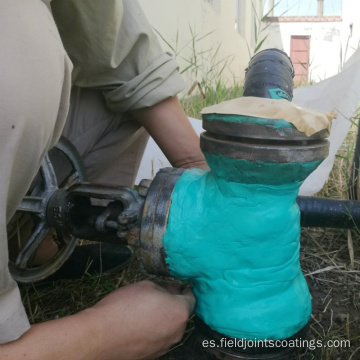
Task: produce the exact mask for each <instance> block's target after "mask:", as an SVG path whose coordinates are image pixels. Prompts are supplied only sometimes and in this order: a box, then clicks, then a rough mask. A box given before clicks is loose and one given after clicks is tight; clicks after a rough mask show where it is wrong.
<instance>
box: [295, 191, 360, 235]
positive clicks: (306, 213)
mask: <svg viewBox="0 0 360 360" xmlns="http://www.w3.org/2000/svg"><path fill="white" fill-rule="evenodd" d="M297 203H298V205H299V208H300V212H301V221H300V224H301V226H302V227H327V228H338V229H353V228H356V229H360V201H356V200H337V199H328V198H323V197H315V196H299V197H298V198H297Z"/></svg>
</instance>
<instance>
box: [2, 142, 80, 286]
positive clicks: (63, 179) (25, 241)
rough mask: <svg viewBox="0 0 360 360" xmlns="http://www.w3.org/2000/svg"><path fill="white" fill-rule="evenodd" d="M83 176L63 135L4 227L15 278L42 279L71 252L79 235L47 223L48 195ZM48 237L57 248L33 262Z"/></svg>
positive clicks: (56, 268) (10, 265) (32, 280)
mask: <svg viewBox="0 0 360 360" xmlns="http://www.w3.org/2000/svg"><path fill="white" fill-rule="evenodd" d="M60 169H61V171H60ZM65 169H66V170H65ZM64 170H65V171H64ZM85 178H86V174H85V168H84V165H83V162H82V160H81V157H80V155H79V154H78V152H77V150H76V148H75V147H74V146H73V145H72V144H71V143H70V142H69V141H68V140H67V139H66V138H64V137H62V138H61V139H60V140H59V142H58V143H57V144H56V145H55V147H54V148H53V149H51V150H50V151H49V153H48V154H47V155H46V156H45V158H44V160H43V162H42V164H41V168H40V170H39V173H38V174H37V176H36V178H35V180H34V181H33V184H32V186H31V188H30V190H29V192H28V194H27V195H26V196H25V197H24V199H23V201H22V202H21V204H20V205H19V207H18V210H17V212H16V214H15V215H14V217H13V218H12V220H11V221H10V223H9V225H8V228H7V232H8V239H9V240H8V242H9V257H10V260H9V269H10V272H11V274H12V276H13V278H14V279H15V280H16V281H18V282H21V283H29V282H36V281H40V280H43V279H45V278H46V277H48V276H49V275H51V274H53V273H54V272H55V271H56V270H58V269H59V268H60V267H61V266H62V264H63V263H64V262H65V261H66V260H67V259H68V258H69V256H70V255H71V254H72V252H73V250H74V248H75V246H76V245H77V243H78V239H77V238H75V237H74V236H72V235H71V234H70V233H68V232H67V231H66V230H64V229H61V228H52V227H50V226H49V225H48V223H47V220H46V209H47V204H48V200H49V198H50V196H51V195H52V194H53V193H54V192H55V191H56V190H58V189H59V188H67V187H69V186H70V185H72V184H74V183H76V182H84V181H85ZM49 237H52V238H53V240H54V242H55V243H56V245H57V246H58V252H57V253H56V255H54V256H53V257H52V258H51V259H50V260H48V261H47V262H45V263H43V264H41V265H39V264H36V263H35V262H34V257H35V254H36V252H37V249H38V248H39V246H40V245H41V244H42V243H43V242H44V240H45V239H48V238H49Z"/></svg>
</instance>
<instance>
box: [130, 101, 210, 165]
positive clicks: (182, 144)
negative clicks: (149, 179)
mask: <svg viewBox="0 0 360 360" xmlns="http://www.w3.org/2000/svg"><path fill="white" fill-rule="evenodd" d="M131 114H132V115H133V117H134V119H135V120H137V121H139V122H140V123H141V124H142V125H143V126H144V127H145V129H146V130H147V131H148V132H149V134H150V135H151V136H152V137H153V139H154V140H155V141H156V143H157V144H158V145H159V147H160V148H161V150H162V151H163V153H164V154H165V156H166V157H167V158H168V160H169V161H170V163H171V164H172V165H173V166H174V167H182V168H187V169H189V168H200V169H205V170H207V169H208V166H207V164H206V161H205V157H204V155H203V153H202V152H201V150H200V142H199V137H198V136H197V134H196V133H195V131H194V129H193V127H192V126H191V124H190V122H189V120H188V118H187V116H186V115H185V112H184V110H183V109H182V107H181V104H180V102H179V100H178V98H177V97H171V98H168V99H166V100H163V101H161V102H160V103H158V104H156V105H153V106H151V107H147V108H143V109H139V110H135V111H132V112H131Z"/></svg>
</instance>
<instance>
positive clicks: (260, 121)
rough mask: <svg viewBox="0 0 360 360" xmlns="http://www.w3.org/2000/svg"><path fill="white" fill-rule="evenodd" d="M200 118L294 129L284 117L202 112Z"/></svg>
mask: <svg viewBox="0 0 360 360" xmlns="http://www.w3.org/2000/svg"><path fill="white" fill-rule="evenodd" d="M202 118H203V120H206V121H212V120H221V121H224V122H230V123H239V124H252V125H266V126H270V127H273V128H274V129H281V128H284V127H292V128H294V130H296V128H295V126H294V125H292V124H290V123H288V122H287V121H285V120H284V119H265V118H259V117H252V116H244V115H228V114H203V115H202Z"/></svg>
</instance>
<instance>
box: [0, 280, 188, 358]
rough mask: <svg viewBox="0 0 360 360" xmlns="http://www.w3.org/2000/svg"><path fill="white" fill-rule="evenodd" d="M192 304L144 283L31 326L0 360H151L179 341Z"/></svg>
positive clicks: (1, 349) (4, 348)
mask: <svg viewBox="0 0 360 360" xmlns="http://www.w3.org/2000/svg"><path fill="white" fill-rule="evenodd" d="M194 304H195V299H194V296H193V294H192V292H191V291H188V292H186V293H185V294H181V295H180V294H178V295H176V294H171V293H169V292H168V291H166V290H165V289H163V288H161V287H159V286H157V285H155V284H153V283H151V282H148V281H144V282H141V283H138V284H135V285H129V286H126V287H124V288H121V289H119V290H117V291H115V292H113V293H112V294H110V295H108V296H107V297H105V298H104V299H103V300H101V301H100V302H99V303H97V304H96V305H95V306H93V307H91V308H89V309H87V310H84V311H82V312H80V313H78V314H76V315H72V316H68V317H65V318H62V319H58V320H52V321H48V322H45V323H41V324H37V325H33V326H32V327H31V328H30V330H29V331H27V332H26V333H25V334H24V335H23V336H22V337H21V338H20V339H18V340H15V341H12V342H10V343H7V344H2V345H0V358H1V360H14V359H27V360H49V359H51V360H63V359H69V360H70V359H76V360H99V359H101V360H115V359H116V360H122V359H124V360H132V359H139V360H140V359H154V358H156V357H158V356H160V355H162V354H164V353H165V352H166V351H167V350H168V349H169V347H170V346H171V345H173V344H174V343H176V342H178V341H180V339H181V337H182V335H183V332H184V329H185V326H186V322H187V319H188V316H189V314H190V313H191V312H192V310H193V308H194Z"/></svg>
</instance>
